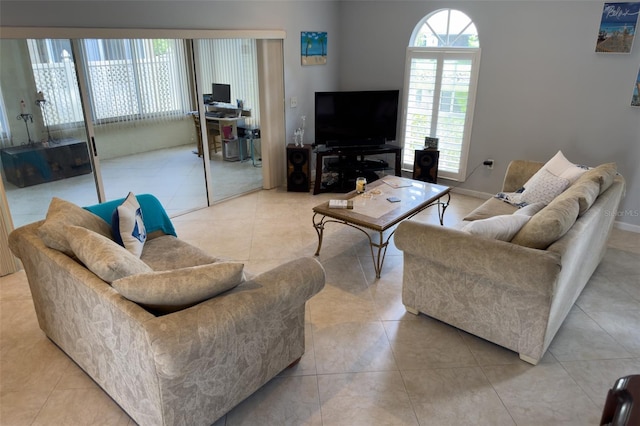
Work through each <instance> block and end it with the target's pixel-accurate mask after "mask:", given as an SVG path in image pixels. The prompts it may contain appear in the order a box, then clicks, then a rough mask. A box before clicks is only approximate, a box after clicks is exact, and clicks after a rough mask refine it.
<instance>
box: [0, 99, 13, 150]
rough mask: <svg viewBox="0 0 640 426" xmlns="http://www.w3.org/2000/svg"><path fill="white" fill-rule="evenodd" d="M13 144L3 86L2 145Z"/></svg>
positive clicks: (0, 112) (0, 106)
mask: <svg viewBox="0 0 640 426" xmlns="http://www.w3.org/2000/svg"><path fill="white" fill-rule="evenodd" d="M7 146H11V132H10V128H9V122H8V121H7V110H6V108H5V106H4V97H3V96H2V88H0V147H2V148H4V147H7Z"/></svg>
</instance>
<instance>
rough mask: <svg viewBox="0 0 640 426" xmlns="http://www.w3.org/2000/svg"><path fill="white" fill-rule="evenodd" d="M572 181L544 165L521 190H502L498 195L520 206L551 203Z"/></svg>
mask: <svg viewBox="0 0 640 426" xmlns="http://www.w3.org/2000/svg"><path fill="white" fill-rule="evenodd" d="M570 183H571V182H570V181H569V179H567V178H563V177H559V176H556V175H554V174H553V173H551V172H549V171H548V170H547V169H545V168H544V167H543V168H541V169H540V170H539V171H538V172H537V173H536V174H535V175H533V176H532V177H531V179H529V180H528V181H527V183H525V184H524V187H522V189H521V190H520V191H517V192H515V193H505V192H500V193H498V194H497V195H496V197H497V198H500V199H503V200H505V201H507V202H508V203H510V204H513V205H515V206H520V207H524V206H526V205H528V204H533V203H544V204H549V203H550V202H551V200H553V199H554V198H556V197H557V196H558V195H560V194H562V191H564V190H565V189H567V188H568V187H569V185H570Z"/></svg>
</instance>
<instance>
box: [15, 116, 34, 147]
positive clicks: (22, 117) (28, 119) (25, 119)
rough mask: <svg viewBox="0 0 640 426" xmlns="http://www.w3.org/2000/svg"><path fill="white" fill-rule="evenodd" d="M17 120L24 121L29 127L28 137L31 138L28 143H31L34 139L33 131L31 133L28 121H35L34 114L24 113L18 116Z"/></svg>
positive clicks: (26, 126) (27, 127)
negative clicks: (32, 137)
mask: <svg viewBox="0 0 640 426" xmlns="http://www.w3.org/2000/svg"><path fill="white" fill-rule="evenodd" d="M16 119H17V120H22V121H24V127H25V128H26V129H27V139H28V140H29V142H28V144H29V145H31V144H32V143H34V141H32V140H31V133H29V124H28V123H27V122H28V121H30V122H32V123H33V114H28V113H22V114H19V115H18V116H17V117H16Z"/></svg>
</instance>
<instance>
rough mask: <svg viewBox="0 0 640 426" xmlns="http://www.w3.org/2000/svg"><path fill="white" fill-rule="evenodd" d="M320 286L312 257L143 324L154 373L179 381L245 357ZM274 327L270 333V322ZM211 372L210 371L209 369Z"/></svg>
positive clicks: (319, 274)
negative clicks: (187, 374)
mask: <svg viewBox="0 0 640 426" xmlns="http://www.w3.org/2000/svg"><path fill="white" fill-rule="evenodd" d="M324 283H325V275H324V269H323V267H322V266H321V265H320V263H319V262H318V261H316V260H315V259H313V258H300V259H296V260H293V261H291V262H288V263H285V264H283V265H280V266H277V267H275V268H273V269H271V270H270V271H267V272H265V273H262V274H260V275H257V276H255V277H254V278H253V279H252V280H250V281H247V282H244V283H242V284H241V285H240V286H238V287H237V288H236V289H234V290H232V291H230V292H228V293H225V294H223V295H220V296H217V297H214V298H213V299H210V300H208V301H206V302H203V303H200V304H198V305H196V306H193V307H191V308H188V309H185V310H182V311H179V312H175V313H172V314H169V315H165V316H162V317H158V318H155V319H153V320H151V321H147V322H146V323H145V328H146V329H147V331H148V334H149V341H150V342H151V345H152V347H153V351H154V354H155V358H156V363H157V365H158V369H159V374H161V375H162V376H165V377H168V378H170V377H179V376H181V375H183V374H184V373H185V371H188V370H191V369H193V368H194V365H196V364H199V365H203V364H211V365H212V366H213V365H216V364H220V363H221V362H226V361H224V360H223V358H227V357H238V356H245V355H246V354H245V351H246V350H247V347H250V349H252V350H254V351H256V354H257V353H258V352H259V351H260V350H261V349H264V348H260V347H251V346H252V345H253V344H256V343H257V342H258V341H259V335H261V334H266V333H270V332H274V333H275V330H274V329H277V328H278V327H280V326H281V325H282V324H280V323H283V322H284V321H285V320H286V319H287V318H289V317H291V315H292V314H293V313H294V312H296V310H299V309H302V311H304V305H305V303H306V301H307V300H308V299H310V298H311V297H312V296H313V295H315V294H316V293H318V292H319V291H320V290H321V289H322V288H323V287H324ZM274 322H278V324H277V325H276V326H275V327H273V329H271V327H269V324H270V323H274ZM211 368H213V367H211Z"/></svg>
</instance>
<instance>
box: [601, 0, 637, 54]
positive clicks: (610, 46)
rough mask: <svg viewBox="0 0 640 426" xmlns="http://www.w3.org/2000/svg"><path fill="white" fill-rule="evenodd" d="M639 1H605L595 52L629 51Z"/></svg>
mask: <svg viewBox="0 0 640 426" xmlns="http://www.w3.org/2000/svg"><path fill="white" fill-rule="evenodd" d="M639 10H640V2H634V3H605V4H604V8H603V9H602V20H601V21H600V30H599V31H598V41H597V42H596V52H600V53H630V52H631V46H632V45H633V39H634V38H635V35H636V27H637V25H638V11H639Z"/></svg>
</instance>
